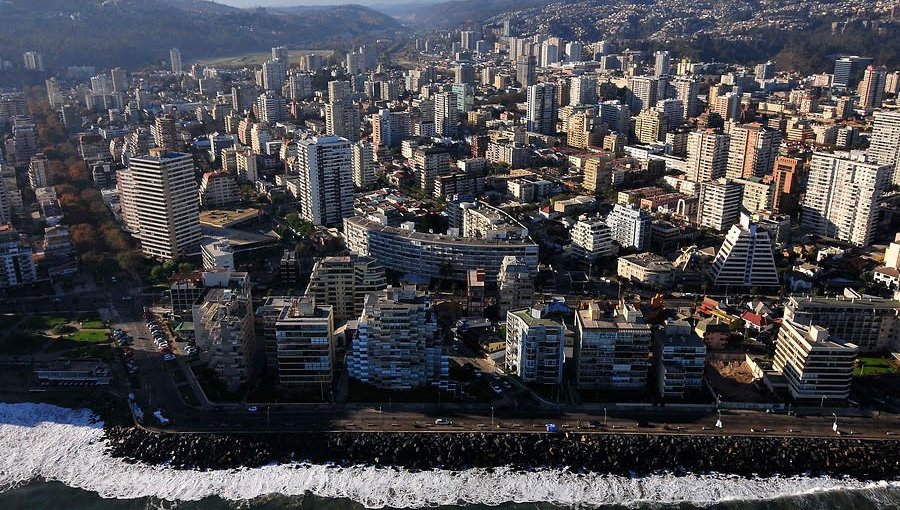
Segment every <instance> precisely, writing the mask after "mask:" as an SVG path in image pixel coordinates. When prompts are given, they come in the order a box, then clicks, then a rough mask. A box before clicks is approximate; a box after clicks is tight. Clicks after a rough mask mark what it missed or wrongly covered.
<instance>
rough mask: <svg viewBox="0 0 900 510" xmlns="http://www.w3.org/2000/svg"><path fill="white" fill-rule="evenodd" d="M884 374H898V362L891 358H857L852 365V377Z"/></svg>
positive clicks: (899, 365)
mask: <svg viewBox="0 0 900 510" xmlns="http://www.w3.org/2000/svg"><path fill="white" fill-rule="evenodd" d="M884 374H900V363H898V362H897V361H895V360H894V359H893V358H859V363H858V364H857V366H855V367H853V377H865V376H870V375H884Z"/></svg>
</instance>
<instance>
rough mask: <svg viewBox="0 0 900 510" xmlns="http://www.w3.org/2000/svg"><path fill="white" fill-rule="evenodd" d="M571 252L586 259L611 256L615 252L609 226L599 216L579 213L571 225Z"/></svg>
mask: <svg viewBox="0 0 900 510" xmlns="http://www.w3.org/2000/svg"><path fill="white" fill-rule="evenodd" d="M571 235H572V253H573V254H575V255H577V256H579V257H582V258H585V259H588V260H592V261H593V260H596V259H598V258H600V257H611V256H613V255H615V254H616V246H615V245H614V244H613V242H612V236H611V235H610V228H609V226H608V225H607V224H606V222H605V221H604V220H603V219H602V218H600V217H599V216H594V217H589V216H587V215H581V216H580V217H579V218H578V221H577V222H576V223H575V226H574V227H572V231H571Z"/></svg>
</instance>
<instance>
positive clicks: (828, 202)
mask: <svg viewBox="0 0 900 510" xmlns="http://www.w3.org/2000/svg"><path fill="white" fill-rule="evenodd" d="M892 171H893V169H892V168H891V167H890V166H889V165H886V164H879V163H873V162H869V160H867V159H866V156H865V155H864V154H863V153H861V152H852V153H846V152H835V153H834V154H827V153H823V152H816V153H813V157H812V161H811V162H810V170H809V180H808V183H807V189H806V196H805V197H804V199H803V202H802V204H801V205H802V212H801V215H800V224H801V225H802V226H803V227H805V228H807V229H809V231H810V232H813V233H815V234H818V235H822V236H828V237H833V238H835V239H839V240H841V241H846V242H849V243H853V244H855V245H857V246H867V245H868V244H869V243H871V242H872V235H873V234H874V232H875V223H876V220H877V215H878V199H879V198H880V197H881V193H882V192H883V191H884V189H885V188H886V187H887V186H888V184H890V179H891V173H892Z"/></svg>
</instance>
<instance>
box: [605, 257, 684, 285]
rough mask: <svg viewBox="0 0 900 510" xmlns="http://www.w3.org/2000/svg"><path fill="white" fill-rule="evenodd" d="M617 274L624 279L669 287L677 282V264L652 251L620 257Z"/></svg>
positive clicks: (642, 283)
mask: <svg viewBox="0 0 900 510" xmlns="http://www.w3.org/2000/svg"><path fill="white" fill-rule="evenodd" d="M617 274H618V275H619V278H622V279H623V280H626V281H629V282H634V283H639V284H641V285H644V286H647V287H653V288H667V287H670V286H671V285H672V284H673V283H675V266H673V265H672V263H671V262H669V261H668V260H667V259H666V258H665V257H663V256H660V255H657V254H655V253H651V252H646V253H635V254H634V255H626V256H624V257H619V261H618V266H617Z"/></svg>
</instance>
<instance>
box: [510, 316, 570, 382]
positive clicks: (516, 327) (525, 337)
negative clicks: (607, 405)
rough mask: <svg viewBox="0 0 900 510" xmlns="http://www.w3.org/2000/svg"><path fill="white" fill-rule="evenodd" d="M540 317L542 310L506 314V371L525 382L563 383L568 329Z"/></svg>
mask: <svg viewBox="0 0 900 510" xmlns="http://www.w3.org/2000/svg"><path fill="white" fill-rule="evenodd" d="M541 315H542V311H541V308H539V307H533V308H530V309H528V308H526V309H524V310H511V311H509V312H506V370H507V372H510V373H514V374H516V375H518V376H519V378H520V379H522V381H524V382H528V383H536V384H560V383H561V382H562V374H563V366H564V365H565V360H566V351H565V343H566V328H565V326H563V325H562V324H560V323H559V322H556V321H554V320H551V319H547V318H543V317H542V316H541Z"/></svg>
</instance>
